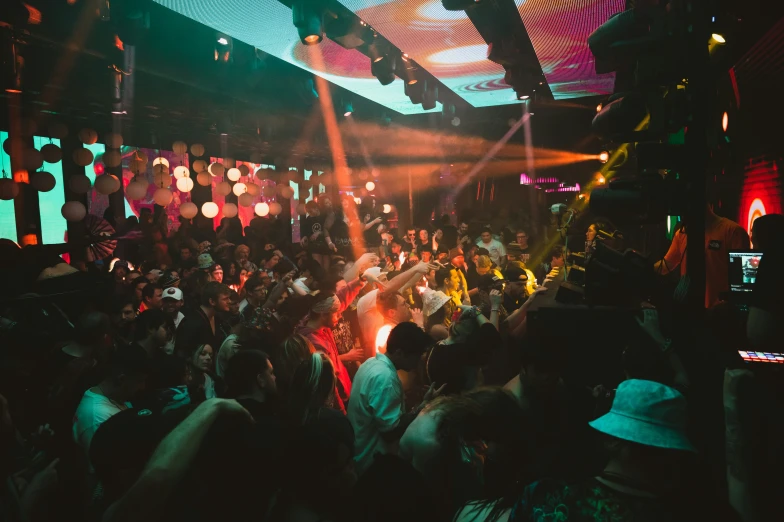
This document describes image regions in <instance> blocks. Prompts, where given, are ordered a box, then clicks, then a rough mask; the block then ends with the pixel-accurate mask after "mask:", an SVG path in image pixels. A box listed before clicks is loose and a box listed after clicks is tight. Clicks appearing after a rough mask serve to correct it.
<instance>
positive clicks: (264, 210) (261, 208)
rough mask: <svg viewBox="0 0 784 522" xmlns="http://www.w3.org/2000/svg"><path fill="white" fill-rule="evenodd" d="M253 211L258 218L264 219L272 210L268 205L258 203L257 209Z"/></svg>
mask: <svg viewBox="0 0 784 522" xmlns="http://www.w3.org/2000/svg"><path fill="white" fill-rule="evenodd" d="M253 211H254V212H255V213H256V215H257V216H261V217H264V216H266V215H267V214H269V211H270V208H269V205H267V204H266V203H256V207H255V208H254V209H253Z"/></svg>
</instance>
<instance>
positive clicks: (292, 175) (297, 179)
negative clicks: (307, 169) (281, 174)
mask: <svg viewBox="0 0 784 522" xmlns="http://www.w3.org/2000/svg"><path fill="white" fill-rule="evenodd" d="M286 174H287V175H288V176H289V179H291V181H293V182H294V183H302V182H303V181H305V176H304V175H303V174H302V172H300V171H299V170H297V169H294V170H289V171H288V172H286Z"/></svg>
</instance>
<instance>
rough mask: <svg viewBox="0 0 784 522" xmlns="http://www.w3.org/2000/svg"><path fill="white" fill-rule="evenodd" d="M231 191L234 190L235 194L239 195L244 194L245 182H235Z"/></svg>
mask: <svg viewBox="0 0 784 522" xmlns="http://www.w3.org/2000/svg"><path fill="white" fill-rule="evenodd" d="M232 191H233V192H234V195H235V196H241V195H242V194H245V192H246V190H245V183H235V184H234V188H232Z"/></svg>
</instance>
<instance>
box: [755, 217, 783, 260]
mask: <svg viewBox="0 0 784 522" xmlns="http://www.w3.org/2000/svg"><path fill="white" fill-rule="evenodd" d="M752 232H753V235H754V247H755V249H756V250H761V251H762V252H766V251H768V250H771V249H773V248H780V246H781V245H780V241H778V238H780V237H781V234H782V233H784V215H782V214H766V215H764V216H760V217H758V218H757V219H755V220H754V224H753V225H752Z"/></svg>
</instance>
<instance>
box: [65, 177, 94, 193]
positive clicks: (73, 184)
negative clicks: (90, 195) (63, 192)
mask: <svg viewBox="0 0 784 522" xmlns="http://www.w3.org/2000/svg"><path fill="white" fill-rule="evenodd" d="M92 186H93V185H92V183H91V182H90V178H88V177H87V176H85V175H84V174H76V175H75V176H71V177H70V178H68V188H70V189H71V192H73V193H74V194H86V193H87V191H88V190H90V187H92Z"/></svg>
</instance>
